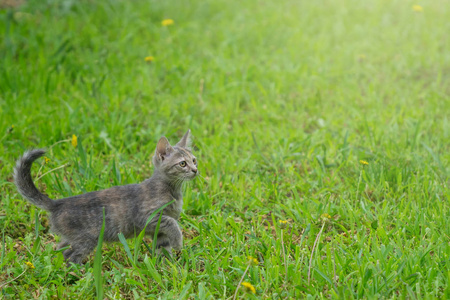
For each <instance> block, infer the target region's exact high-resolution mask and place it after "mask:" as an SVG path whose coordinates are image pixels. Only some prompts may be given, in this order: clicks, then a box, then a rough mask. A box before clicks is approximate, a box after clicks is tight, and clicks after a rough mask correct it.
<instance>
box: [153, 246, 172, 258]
mask: <svg viewBox="0 0 450 300" xmlns="http://www.w3.org/2000/svg"><path fill="white" fill-rule="evenodd" d="M156 254H157V255H158V256H169V257H170V256H172V249H171V248H170V247H161V248H158V249H156Z"/></svg>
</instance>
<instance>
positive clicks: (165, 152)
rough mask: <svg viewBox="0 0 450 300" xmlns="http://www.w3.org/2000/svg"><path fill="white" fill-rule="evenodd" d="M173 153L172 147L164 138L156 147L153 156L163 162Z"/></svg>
mask: <svg viewBox="0 0 450 300" xmlns="http://www.w3.org/2000/svg"><path fill="white" fill-rule="evenodd" d="M172 151H173V148H172V146H170V143H169V141H168V140H167V139H166V137H165V136H163V137H161V138H160V139H159V141H158V144H157V145H156V151H155V156H156V157H157V158H158V159H161V160H164V159H165V158H166V157H167V156H169V155H170V153H171V152H172Z"/></svg>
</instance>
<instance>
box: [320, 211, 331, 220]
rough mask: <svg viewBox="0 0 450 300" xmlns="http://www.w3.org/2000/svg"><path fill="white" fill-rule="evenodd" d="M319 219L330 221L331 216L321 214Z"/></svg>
mask: <svg viewBox="0 0 450 300" xmlns="http://www.w3.org/2000/svg"><path fill="white" fill-rule="evenodd" d="M320 218H321V219H322V220H323V221H327V220H328V219H331V216H330V215H329V214H327V213H324V214H321V215H320Z"/></svg>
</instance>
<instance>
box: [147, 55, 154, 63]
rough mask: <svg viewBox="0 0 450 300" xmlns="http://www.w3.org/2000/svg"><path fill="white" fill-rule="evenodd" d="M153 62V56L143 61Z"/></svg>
mask: <svg viewBox="0 0 450 300" xmlns="http://www.w3.org/2000/svg"><path fill="white" fill-rule="evenodd" d="M154 60H155V58H154V57H153V56H147V57H146V58H145V61H146V62H149V63H150V62H152V61H154Z"/></svg>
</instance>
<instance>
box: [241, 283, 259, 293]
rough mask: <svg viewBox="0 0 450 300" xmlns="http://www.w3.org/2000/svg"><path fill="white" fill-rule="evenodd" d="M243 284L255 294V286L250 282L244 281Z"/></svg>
mask: <svg viewBox="0 0 450 300" xmlns="http://www.w3.org/2000/svg"><path fill="white" fill-rule="evenodd" d="M241 285H242V286H243V287H245V288H246V290H247V291H248V292H252V293H253V294H254V293H256V289H255V287H254V286H253V285H252V284H251V283H250V282H246V281H244V282H243V283H241Z"/></svg>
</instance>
